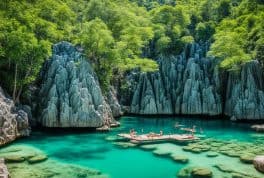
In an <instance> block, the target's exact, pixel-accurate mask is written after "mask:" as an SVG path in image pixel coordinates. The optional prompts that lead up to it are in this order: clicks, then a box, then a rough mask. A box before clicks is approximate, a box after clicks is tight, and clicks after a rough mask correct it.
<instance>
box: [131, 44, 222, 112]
mask: <svg viewBox="0 0 264 178" xmlns="http://www.w3.org/2000/svg"><path fill="white" fill-rule="evenodd" d="M204 48H205V47H204ZM204 48H203V47H201V46H199V45H198V44H193V45H190V46H188V47H187V48H186V50H185V51H184V52H183V53H182V54H181V55H179V56H169V57H164V56H161V57H160V58H159V59H158V63H159V65H160V70H159V72H155V73H150V74H141V75H140V77H139V80H138V85H137V87H136V89H135V92H134V95H133V100H132V102H131V110H130V111H131V113H139V114H208V115H218V114H221V113H222V104H223V102H222V97H221V93H220V79H219V75H218V70H217V69H216V68H214V66H213V64H212V62H213V61H212V60H211V59H209V58H206V57H204V54H205V53H204V51H205V50H206V49H204Z"/></svg>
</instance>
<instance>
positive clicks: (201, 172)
mask: <svg viewBox="0 0 264 178" xmlns="http://www.w3.org/2000/svg"><path fill="white" fill-rule="evenodd" d="M191 175H192V178H210V177H213V173H212V171H211V170H210V169H208V168H194V169H192V172H191Z"/></svg>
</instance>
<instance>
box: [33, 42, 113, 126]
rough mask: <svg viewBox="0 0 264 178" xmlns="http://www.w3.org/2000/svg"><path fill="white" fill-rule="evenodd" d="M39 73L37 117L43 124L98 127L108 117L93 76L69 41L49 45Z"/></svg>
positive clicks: (86, 62)
mask: <svg viewBox="0 0 264 178" xmlns="http://www.w3.org/2000/svg"><path fill="white" fill-rule="evenodd" d="M52 52H53V54H52V57H51V59H50V60H48V61H47V62H46V63H45V64H44V67H43V69H42V72H41V79H42V81H41V88H40V92H39V98H40V105H39V113H40V117H39V120H38V122H39V123H40V124H41V125H42V126H45V127H100V126H102V125H104V124H105V123H106V122H108V121H109V122H110V121H111V120H112V115H111V109H110V107H109V105H108V104H107V103H106V101H105V99H104V97H103V95H102V92H101V89H100V86H99V83H98V80H97V77H96V75H95V73H94V71H93V69H92V67H91V65H90V64H89V62H88V61H87V59H86V58H85V57H83V56H82V53H81V52H79V51H78V50H77V48H75V47H73V46H72V45H71V44H70V43H67V42H61V43H58V44H56V45H54V46H53V51H52Z"/></svg>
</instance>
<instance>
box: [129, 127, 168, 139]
mask: <svg viewBox="0 0 264 178" xmlns="http://www.w3.org/2000/svg"><path fill="white" fill-rule="evenodd" d="M129 134H130V136H131V137H136V136H137V132H136V131H135V130H134V129H131V130H130V132H129ZM162 135H163V131H162V130H161V131H160V133H159V134H157V133H154V132H149V133H148V134H147V136H148V137H158V136H162Z"/></svg>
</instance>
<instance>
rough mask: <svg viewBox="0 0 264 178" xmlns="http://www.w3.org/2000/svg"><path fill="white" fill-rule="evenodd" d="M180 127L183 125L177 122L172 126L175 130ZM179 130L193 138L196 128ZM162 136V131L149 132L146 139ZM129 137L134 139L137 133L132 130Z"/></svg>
mask: <svg viewBox="0 0 264 178" xmlns="http://www.w3.org/2000/svg"><path fill="white" fill-rule="evenodd" d="M182 126H183V125H180V124H179V123H178V122H176V123H175V125H174V127H175V128H180V127H182ZM180 130H183V131H187V132H190V135H191V136H194V133H195V132H196V126H195V125H193V127H192V128H181V129H180ZM142 132H143V129H142ZM200 132H201V133H202V132H203V131H202V129H200ZM162 135H163V131H162V130H160V133H154V132H149V133H148V134H147V136H148V137H158V136H162ZM130 136H131V137H136V136H137V132H136V131H135V130H134V129H131V130H130Z"/></svg>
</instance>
